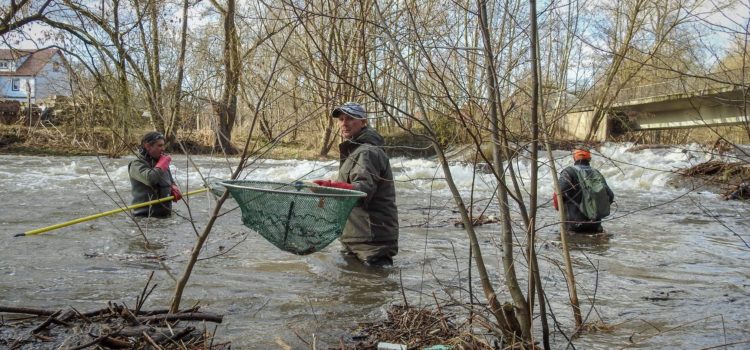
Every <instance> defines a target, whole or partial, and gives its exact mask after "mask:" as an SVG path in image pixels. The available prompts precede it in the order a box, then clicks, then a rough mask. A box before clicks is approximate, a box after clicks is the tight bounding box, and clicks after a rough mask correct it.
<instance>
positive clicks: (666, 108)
mask: <svg viewBox="0 0 750 350" xmlns="http://www.w3.org/2000/svg"><path fill="white" fill-rule="evenodd" d="M743 75H748V74H747V73H745V74H742V73H740V72H736V71H729V72H722V73H717V74H713V75H710V76H706V77H695V78H686V79H685V78H683V79H674V80H668V81H664V82H660V83H657V84H650V85H645V86H638V87H634V88H628V89H623V90H621V91H620V93H619V94H618V96H617V99H616V100H615V102H614V103H613V105H612V107H611V108H610V109H609V111H608V112H607V117H606V118H604V119H603V120H602V121H601V123H600V125H599V128H597V130H596V133H595V135H594V140H597V141H604V140H607V139H609V138H610V137H612V136H617V135H621V134H624V133H625V132H628V131H637V130H667V129H680V128H697V127H706V126H720V125H721V126H725V125H727V126H728V125H743V124H744V125H747V124H748V123H750V118H748V109H750V91H748V85H747V81H750V79H747V78H746V79H744V80H742V79H738V78H741V77H742V76H743ZM737 81H739V82H737ZM733 82H737V83H733ZM593 117H594V107H593V106H582V107H578V108H575V109H572V110H571V111H569V112H568V113H567V114H566V115H565V116H563V117H562V118H561V119H560V120H559V123H558V127H559V129H558V134H559V136H561V137H563V138H575V139H584V138H585V137H586V134H587V132H588V130H589V128H590V126H591V124H592V119H593Z"/></svg>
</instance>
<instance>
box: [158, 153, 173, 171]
mask: <svg viewBox="0 0 750 350" xmlns="http://www.w3.org/2000/svg"><path fill="white" fill-rule="evenodd" d="M171 162H172V157H170V156H169V155H168V154H166V153H164V154H162V155H161V157H159V160H158V161H157V162H156V165H155V166H154V167H156V168H159V169H161V170H164V171H167V170H169V163H171Z"/></svg>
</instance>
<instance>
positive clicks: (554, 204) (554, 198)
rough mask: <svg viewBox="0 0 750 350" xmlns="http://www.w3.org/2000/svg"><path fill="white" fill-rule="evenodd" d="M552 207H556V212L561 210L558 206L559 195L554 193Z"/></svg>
mask: <svg viewBox="0 0 750 350" xmlns="http://www.w3.org/2000/svg"><path fill="white" fill-rule="evenodd" d="M552 206H553V207H555V210H560V208H559V205H558V204H557V193H556V192H552Z"/></svg>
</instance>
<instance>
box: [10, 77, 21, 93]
mask: <svg viewBox="0 0 750 350" xmlns="http://www.w3.org/2000/svg"><path fill="white" fill-rule="evenodd" d="M11 90H13V91H20V90H21V79H13V80H11Z"/></svg>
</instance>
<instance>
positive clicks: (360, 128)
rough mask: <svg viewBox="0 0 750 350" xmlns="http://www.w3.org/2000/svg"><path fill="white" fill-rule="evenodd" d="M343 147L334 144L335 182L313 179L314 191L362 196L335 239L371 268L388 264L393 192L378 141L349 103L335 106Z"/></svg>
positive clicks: (394, 224)
mask: <svg viewBox="0 0 750 350" xmlns="http://www.w3.org/2000/svg"><path fill="white" fill-rule="evenodd" d="M331 117H332V118H337V119H338V126H339V129H340V132H341V138H342V139H343V142H342V143H341V144H340V145H339V152H340V157H339V173H338V178H337V179H336V181H331V180H315V181H313V182H315V183H316V184H318V185H320V186H327V187H336V188H343V189H349V190H357V191H361V192H364V193H366V194H367V196H366V197H364V198H362V199H360V201H359V202H358V203H357V205H356V206H355V207H354V209H353V210H352V212H351V214H350V215H349V220H348V221H347V223H346V226H345V227H344V232H343V234H342V236H341V238H340V241H341V244H342V245H343V246H344V253H345V254H347V255H351V256H355V257H356V258H357V259H359V260H360V261H362V262H364V263H365V264H367V265H372V266H390V265H393V256H395V255H396V254H397V253H398V211H397V209H396V187H395V186H394V183H393V174H392V173H391V165H390V162H389V159H388V156H387V155H386V154H385V151H384V150H383V144H384V141H383V137H382V136H380V134H378V133H377V132H376V131H375V130H373V129H372V128H370V127H368V126H367V115H366V113H365V109H364V108H363V107H362V106H361V105H359V104H357V103H354V102H347V103H345V104H344V105H342V106H339V107H336V108H335V109H334V110H333V112H332V113H331Z"/></svg>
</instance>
